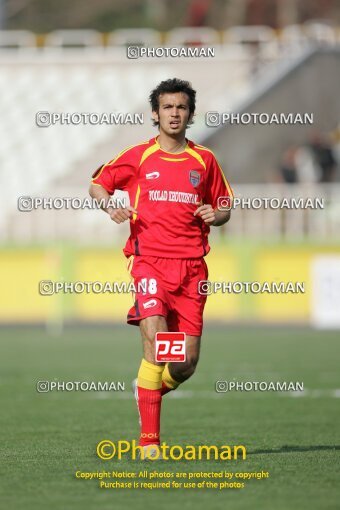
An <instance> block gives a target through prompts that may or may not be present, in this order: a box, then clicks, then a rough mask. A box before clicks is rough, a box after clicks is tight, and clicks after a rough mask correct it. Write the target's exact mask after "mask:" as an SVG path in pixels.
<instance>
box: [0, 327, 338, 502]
mask: <svg viewBox="0 0 340 510" xmlns="http://www.w3.org/2000/svg"><path fill="white" fill-rule="evenodd" d="M1 352H2V353H1V357H0V364H1V387H0V388H1V413H0V420H1V432H2V434H1V435H2V440H1V464H0V470H1V476H0V479H1V481H0V502H1V508H6V509H8V510H12V509H13V510H19V509H20V510H21V509H22V508H25V509H26V510H40V509H41V510H42V509H43V510H46V509H48V510H57V509H58V510H59V509H60V510H97V509H100V510H109V509H110V510H111V509H125V508H126V509H129V508H131V509H137V510H139V509H143V510H152V509H157V510H158V509H160V508H181V510H184V509H189V508H195V509H209V510H210V509H219V508H221V509H224V508H230V509H233V510H238V509H242V510H243V509H249V510H250V509H251V510H258V509H259V510H273V509H274V510H303V509H308V510H313V509H322V510H327V509H338V508H339V504H340V503H339V501H340V484H339V467H340V460H339V454H340V446H339V445H340V437H339V436H340V427H339V421H340V420H339V418H340V400H339V396H340V395H339V394H340V390H339V388H340V374H339V354H340V342H339V333H338V332H337V333H336V332H331V331H330V332H317V331H312V330H309V329H304V328H281V329H280V328H274V327H267V328H265V327H253V328H251V327H236V326H233V327H230V326H225V327H217V326H215V325H212V324H207V325H206V327H205V331H204V336H203V345H202V352H201V359H200V362H199V365H198V369H197V372H196V374H195V375H194V376H193V377H192V379H190V380H189V381H187V382H186V383H185V384H184V385H183V386H182V393H180V394H179V396H180V397H181V398H174V396H173V397H172V396H170V395H168V396H166V397H165V398H164V402H163V413H162V423H163V425H162V438H161V439H162V441H166V442H167V444H170V445H171V444H180V445H186V444H195V445H199V444H217V445H222V444H228V445H237V444H243V445H245V446H246V448H247V459H246V460H245V461H242V460H238V461H201V462H198V461H197V462H188V461H179V462H173V461H172V462H170V461H169V462H164V461H163V462H162V461H158V462H149V463H145V462H144V463H142V462H140V461H136V462H133V461H131V460H129V459H123V460H121V461H119V462H118V461H115V460H114V459H113V460H111V461H103V460H101V459H99V458H98V457H97V456H96V453H95V448H96V444H97V443H98V442H99V441H101V440H103V439H111V440H112V441H114V440H117V439H127V440H131V439H134V438H137V433H138V423H137V411H136V407H135V402H134V400H133V397H132V394H131V393H130V382H131V380H132V379H133V378H134V377H135V376H136V371H137V369H138V365H139V361H140V357H141V346H140V341H139V332H138V329H137V328H132V327H129V326H125V327H118V326H117V327H89V328H85V327H82V328H81V327H69V328H66V329H65V331H64V332H63V333H62V334H61V335H60V336H50V335H48V334H47V333H46V331H45V330H44V329H39V328H33V327H32V328H24V327H21V328H19V327H16V328H3V329H2V342H1ZM55 379H56V380H59V381H92V380H93V381H111V380H112V381H125V383H126V391H125V392H124V393H120V394H118V393H111V394H108V393H104V394H103V393H102V394H99V393H94V392H79V391H78V392H76V391H74V392H50V393H42V394H39V393H37V391H36V387H35V385H36V382H37V381H38V380H49V381H53V380H55ZM232 379H235V380H237V381H284V380H286V381H290V380H292V381H303V382H304V385H305V388H306V389H308V391H307V393H306V395H305V396H300V397H292V396H288V395H284V394H279V393H272V392H266V393H261V392H249V393H248V392H243V393H241V392H234V393H226V394H221V395H218V394H216V392H215V381H216V380H232ZM336 389H338V391H337V392H336V391H335V390H336ZM184 390H185V391H184ZM143 469H147V470H149V471H153V470H159V471H172V472H178V471H186V472H190V471H221V470H227V471H233V472H236V471H262V470H263V471H268V472H269V473H270V476H269V478H268V479H267V480H258V481H257V480H251V481H249V482H247V483H246V486H245V488H244V489H224V490H220V491H219V490H215V489H205V490H196V489H192V490H191V489H188V490H184V489H179V490H171V491H169V490H166V489H162V490H144V489H143V490H118V489H107V490H103V489H99V487H98V481H97V480H91V481H84V480H77V479H76V478H75V472H76V471H77V470H81V471H103V470H105V471H112V470H116V471H117V470H118V471H126V470H127V471H135V472H139V471H140V470H143Z"/></svg>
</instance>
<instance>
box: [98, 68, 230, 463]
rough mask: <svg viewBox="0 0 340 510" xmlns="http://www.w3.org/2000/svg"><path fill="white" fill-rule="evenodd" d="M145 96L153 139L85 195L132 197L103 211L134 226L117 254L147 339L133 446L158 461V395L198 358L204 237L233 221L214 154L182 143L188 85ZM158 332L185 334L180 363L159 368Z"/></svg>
mask: <svg viewBox="0 0 340 510" xmlns="http://www.w3.org/2000/svg"><path fill="white" fill-rule="evenodd" d="M149 99H150V104H151V109H152V117H153V120H154V126H157V127H158V129H159V134H158V136H156V137H154V138H151V139H150V140H148V141H145V142H142V143H140V144H138V145H135V146H132V147H128V148H127V149H125V150H123V151H122V152H121V153H120V154H118V156H116V157H115V158H114V159H112V160H111V161H109V162H108V163H106V164H105V165H103V166H101V167H100V168H99V169H98V170H97V171H96V172H95V173H94V174H93V180H92V184H91V187H90V195H91V196H92V197H93V198H94V199H97V200H103V202H104V201H105V203H106V204H108V201H109V198H110V195H112V194H113V193H114V191H115V190H117V189H118V190H125V191H127V192H128V194H129V197H130V204H131V205H129V206H127V207H125V208H123V207H119V208H114V207H111V206H109V207H105V208H104V210H105V211H106V213H107V214H108V216H109V218H111V220H113V221H114V222H115V223H122V222H124V221H129V222H130V231H131V233H130V237H129V239H128V241H127V243H126V246H125V248H124V250H123V251H124V254H125V256H126V257H127V258H128V264H127V265H128V270H129V272H130V274H131V275H132V277H133V278H134V283H135V288H136V294H135V302H134V306H133V307H132V308H131V309H130V310H129V313H128V316H127V322H128V323H129V324H133V325H138V326H139V328H140V332H141V336H142V342H143V359H142V361H141V364H140V368H139V372H138V378H137V381H136V385H135V396H136V400H137V406H138V411H139V417H140V441H139V445H140V446H143V447H144V450H147V455H148V456H152V455H154V456H156V457H158V455H159V451H158V452H157V446H158V445H159V444H160V414H161V403H162V398H163V396H164V395H165V394H166V393H168V392H169V391H172V390H175V389H176V388H177V387H178V386H179V385H180V384H181V383H183V382H184V381H186V380H187V379H188V378H189V377H191V376H192V374H193V373H194V371H195V368H196V365H197V362H198V358H199V352H200V342H201V335H202V327H203V319H202V316H203V309H204V305H205V302H206V296H205V295H201V294H200V292H199V282H200V281H201V280H207V278H208V269H207V265H206V263H205V260H204V257H205V255H207V253H208V252H209V250H210V246H209V244H208V234H209V231H210V227H211V226H213V227H218V226H220V225H223V224H224V223H226V222H227V221H228V220H229V218H230V209H229V210H225V209H224V210H221V208H219V207H218V205H219V197H223V198H222V200H223V201H224V204H225V203H226V201H228V200H232V197H233V194H232V190H231V188H230V186H229V184H228V181H227V180H226V178H225V176H224V174H223V171H222V170H221V168H220V166H219V164H218V162H217V160H216V158H215V156H214V154H213V153H212V152H211V151H210V150H209V149H207V148H205V147H203V146H202V145H198V144H195V143H194V142H192V141H190V140H188V139H187V138H186V137H185V134H186V129H187V127H188V126H189V125H190V124H191V123H192V122H193V116H194V113H195V99H196V92H195V90H193V89H192V87H191V84H190V83H189V82H187V81H183V80H179V79H177V78H174V79H169V80H166V81H162V82H161V83H160V84H159V85H158V86H157V87H156V88H155V89H154V90H153V91H152V92H151V94H150V98H149ZM226 197H227V198H226ZM141 284H144V285H141ZM141 289H142V290H141ZM161 331H181V332H184V333H186V361H185V362H171V363H167V364H164V363H163V364H162V363H158V362H156V361H155V335H156V332H161Z"/></svg>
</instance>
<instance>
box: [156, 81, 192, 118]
mask: <svg viewBox="0 0 340 510" xmlns="http://www.w3.org/2000/svg"><path fill="white" fill-rule="evenodd" d="M176 92H183V93H184V94H187V96H188V98H189V115H191V114H193V113H195V107H196V90H194V89H193V88H192V87H191V83H190V82H189V81H185V80H179V79H178V78H171V79H169V80H164V81H161V83H160V84H159V85H157V87H156V88H155V89H154V90H153V91H152V92H151V94H150V96H149V102H150V104H151V109H152V111H153V112H157V113H158V111H159V96H160V95H161V94H174V93H176ZM192 123H193V120H191V121H189V122H188V124H192ZM153 125H154V126H159V122H157V121H156V120H153Z"/></svg>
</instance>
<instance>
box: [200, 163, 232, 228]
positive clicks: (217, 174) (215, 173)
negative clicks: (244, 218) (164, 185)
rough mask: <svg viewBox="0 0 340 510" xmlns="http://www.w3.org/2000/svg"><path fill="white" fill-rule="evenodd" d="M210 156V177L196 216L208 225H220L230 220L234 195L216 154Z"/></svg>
mask: <svg viewBox="0 0 340 510" xmlns="http://www.w3.org/2000/svg"><path fill="white" fill-rule="evenodd" d="M209 156H210V157H209V159H208V160H207V161H206V171H207V172H208V178H207V183H206V192H205V196H204V198H203V205H200V206H199V207H198V208H197V209H196V211H195V212H194V216H197V215H199V216H200V217H201V218H202V220H203V221H204V223H206V224H207V225H208V226H214V227H219V226H220V225H224V224H225V223H227V221H229V220H230V216H231V206H232V200H233V197H234V195H233V191H232V189H231V186H230V184H229V182H228V181H227V179H226V177H225V175H224V173H223V170H222V169H221V167H220V165H219V164H218V162H217V160H216V158H215V156H213V154H209Z"/></svg>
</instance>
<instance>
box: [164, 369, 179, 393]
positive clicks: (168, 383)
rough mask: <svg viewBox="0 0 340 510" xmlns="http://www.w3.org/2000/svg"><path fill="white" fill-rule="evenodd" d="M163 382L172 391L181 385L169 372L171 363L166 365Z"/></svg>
mask: <svg viewBox="0 0 340 510" xmlns="http://www.w3.org/2000/svg"><path fill="white" fill-rule="evenodd" d="M162 381H163V382H164V384H165V385H166V386H167V387H168V388H171V389H172V390H175V389H176V388H177V387H178V386H179V385H180V384H181V383H179V382H177V381H175V379H173V378H172V377H171V375H170V372H169V363H167V364H166V365H165V368H164V371H163V375H162Z"/></svg>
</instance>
